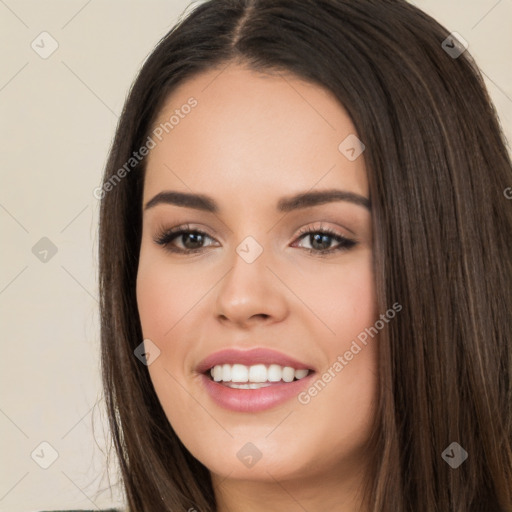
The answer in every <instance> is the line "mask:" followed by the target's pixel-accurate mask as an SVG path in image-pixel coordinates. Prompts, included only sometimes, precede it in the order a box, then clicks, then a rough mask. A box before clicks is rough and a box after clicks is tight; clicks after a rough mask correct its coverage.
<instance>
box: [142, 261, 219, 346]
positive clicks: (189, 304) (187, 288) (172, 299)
mask: <svg viewBox="0 0 512 512" xmlns="http://www.w3.org/2000/svg"><path fill="white" fill-rule="evenodd" d="M204 274H205V273H203V272H201V271H200V270H199V269H197V268H194V270H193V271H192V268H190V270H188V269H186V268H181V267H177V266H174V267H173V266H172V265H169V264H166V262H165V260H164V258H161V257H160V256H156V257H146V258H143V257H141V263H140V265H139V270H138V273H137V305H138V310H139V315H140V320H141V324H142V331H143V333H144V336H145V337H148V338H152V337H155V338H156V339H161V340H162V341H163V340H165V339H167V338H169V339H171V337H173V336H172V335H174V334H175V331H176V330H178V326H179V324H180V322H181V321H182V320H183V319H184V318H185V316H187V315H188V313H189V312H190V311H191V310H192V309H193V308H194V307H195V306H197V305H198V304H199V302H200V301H201V300H202V298H203V297H204V295H205V293H206V292H207V290H208V289H209V287H211V285H212V283H213V282H214V281H213V279H214V278H213V276H212V273H211V272H210V273H209V275H204ZM175 326H176V327H175Z"/></svg>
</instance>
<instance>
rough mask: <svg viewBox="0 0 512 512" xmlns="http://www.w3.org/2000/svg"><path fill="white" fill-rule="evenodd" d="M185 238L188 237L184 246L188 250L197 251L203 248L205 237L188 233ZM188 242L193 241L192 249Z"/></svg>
mask: <svg viewBox="0 0 512 512" xmlns="http://www.w3.org/2000/svg"><path fill="white" fill-rule="evenodd" d="M183 236H185V237H186V241H185V242H184V245H185V247H187V249H197V248H198V247H201V243H202V236H203V235H201V234H200V233H188V234H187V235H183ZM187 241H192V247H190V245H187ZM194 244H195V245H194Z"/></svg>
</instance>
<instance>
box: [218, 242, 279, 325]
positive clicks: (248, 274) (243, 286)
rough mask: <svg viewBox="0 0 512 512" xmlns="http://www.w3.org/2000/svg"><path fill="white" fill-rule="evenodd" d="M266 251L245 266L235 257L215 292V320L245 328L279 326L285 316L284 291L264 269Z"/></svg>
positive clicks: (277, 281)
mask: <svg viewBox="0 0 512 512" xmlns="http://www.w3.org/2000/svg"><path fill="white" fill-rule="evenodd" d="M266 256H267V254H266V251H265V250H264V251H263V252H262V254H261V255H260V256H259V257H258V258H257V259H256V260H254V261H253V262H251V263H248V262H247V261H245V260H244V259H243V258H242V257H241V256H239V254H238V253H235V255H234V257H233V265H232V268H231V270H230V271H229V272H228V273H227V274H226V276H225V277H224V279H222V281H221V283H220V285H219V287H218V288H217V297H216V303H215V307H216V311H215V314H216V317H217V318H218V319H219V321H220V322H223V323H225V324H233V325H236V326H238V327H241V328H245V329H246V328H249V327H250V326H252V325H256V324H260V323H267V324H268V323H274V322H280V321H282V320H283V319H284V318H286V316H287V315H288V311H289V308H288V303H287V298H286V295H285V294H286V288H285V287H284V286H283V284H282V283H281V282H280V281H279V279H278V278H277V277H276V275H275V271H274V269H272V271H271V270H270V269H269V268H268V267H267V264H268V263H269V262H268V258H267V257H266Z"/></svg>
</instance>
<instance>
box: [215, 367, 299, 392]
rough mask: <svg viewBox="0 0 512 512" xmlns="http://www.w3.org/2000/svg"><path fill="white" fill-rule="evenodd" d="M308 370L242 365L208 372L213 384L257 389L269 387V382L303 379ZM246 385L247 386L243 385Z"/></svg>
mask: <svg viewBox="0 0 512 512" xmlns="http://www.w3.org/2000/svg"><path fill="white" fill-rule="evenodd" d="M308 373H309V370H296V369H295V368H292V367H290V366H284V367H283V366H280V365H278V364H271V365H269V366H268V367H267V366H265V365H264V364H255V365H253V366H245V365H243V364H233V365H231V364H219V365H216V366H214V367H213V368H212V369H211V370H210V375H211V377H212V379H213V380H214V381H215V382H224V383H227V382H230V383H236V384H230V385H229V387H232V388H237V389H258V388H260V387H266V386H270V383H271V382H279V381H281V380H282V381H284V382H292V381H293V380H294V379H297V380H299V379H303V378H304V377H306V375H308ZM244 383H247V384H244Z"/></svg>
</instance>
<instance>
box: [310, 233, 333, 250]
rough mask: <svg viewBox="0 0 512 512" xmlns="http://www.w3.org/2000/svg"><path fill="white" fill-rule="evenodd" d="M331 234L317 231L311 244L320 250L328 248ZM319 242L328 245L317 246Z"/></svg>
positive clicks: (312, 237)
mask: <svg viewBox="0 0 512 512" xmlns="http://www.w3.org/2000/svg"><path fill="white" fill-rule="evenodd" d="M330 238H331V237H330V235H323V234H321V233H316V234H314V235H311V239H310V241H311V246H312V247H313V248H314V249H318V250H320V251H321V250H325V249H328V248H329V245H330V243H329V239H330ZM317 243H318V244H320V245H322V244H324V245H325V246H326V247H318V246H317Z"/></svg>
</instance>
